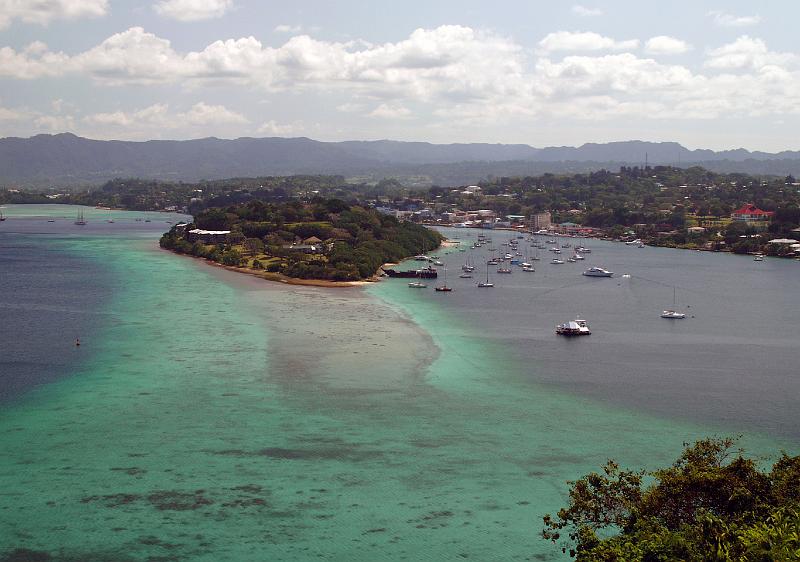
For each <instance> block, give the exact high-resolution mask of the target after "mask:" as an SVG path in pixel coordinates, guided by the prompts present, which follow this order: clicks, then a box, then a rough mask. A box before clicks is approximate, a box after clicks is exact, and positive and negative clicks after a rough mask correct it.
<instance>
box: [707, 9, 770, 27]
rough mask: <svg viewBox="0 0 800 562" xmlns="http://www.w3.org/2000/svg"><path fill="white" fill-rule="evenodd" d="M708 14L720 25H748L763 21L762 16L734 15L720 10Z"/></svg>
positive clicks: (715, 23)
mask: <svg viewBox="0 0 800 562" xmlns="http://www.w3.org/2000/svg"><path fill="white" fill-rule="evenodd" d="M708 16H709V17H710V18H711V20H712V21H713V22H714V25H718V26H719V27H748V26H751V25H756V24H758V23H760V22H761V16H758V15H755V16H734V15H733V14H728V13H725V12H722V11H720V10H713V11H711V12H708Z"/></svg>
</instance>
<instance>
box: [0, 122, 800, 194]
mask: <svg viewBox="0 0 800 562" xmlns="http://www.w3.org/2000/svg"><path fill="white" fill-rule="evenodd" d="M645 158H646V159H647V161H648V162H649V163H650V164H651V165H655V164H671V165H680V166H687V165H703V166H705V167H707V168H709V169H711V170H715V171H721V172H732V171H736V172H745V173H758V174H776V175H784V174H788V173H792V174H795V175H798V174H800V151H785V152H780V153H776V154H771V153H766V152H750V151H747V150H744V149H738V150H727V151H721V152H714V151H712V150H689V149H687V148H685V147H683V146H681V145H680V144H678V143H674V142H664V143H654V142H644V141H624V142H611V143H606V144H595V143H587V144H584V145H582V146H579V147H548V148H534V147H532V146H528V145H524V144H484V143H473V144H431V143H426V142H400V141H390V140H380V141H345V142H320V141H315V140H312V139H308V138H304V137H300V138H275V137H271V138H238V139H233V140H225V139H218V138H205V139H196V140H187V141H162V140H152V141H145V142H132V141H99V140H92V139H86V138H83V137H78V136H76V135H73V134H71V133H62V134H57V135H36V136H34V137H31V138H15V137H9V138H3V139H0V185H5V186H12V185H13V186H21V187H44V186H48V185H56V186H64V185H73V186H74V185H94V184H100V183H102V182H104V181H107V180H109V179H112V178H115V177H141V178H153V179H169V180H185V181H197V180H201V179H221V178H229V177H237V176H238V177H244V176H268V175H273V176H276V175H292V174H318V173H325V174H342V175H346V176H354V175H358V176H369V177H375V178H381V177H385V176H406V177H412V176H423V177H425V178H427V181H429V182H432V183H439V184H442V185H451V184H460V183H461V184H463V183H469V182H474V181H478V180H480V179H482V178H484V177H486V176H488V175H494V176H497V175H501V176H502V175H521V174H540V173H544V172H553V173H563V172H582V171H588V170H593V169H598V168H601V167H605V168H608V169H615V168H617V167H619V166H620V165H639V164H642V163H644V161H645Z"/></svg>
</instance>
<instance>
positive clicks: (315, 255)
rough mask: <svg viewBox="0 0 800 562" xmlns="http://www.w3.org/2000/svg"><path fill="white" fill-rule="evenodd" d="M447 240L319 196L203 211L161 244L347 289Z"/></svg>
mask: <svg viewBox="0 0 800 562" xmlns="http://www.w3.org/2000/svg"><path fill="white" fill-rule="evenodd" d="M442 240H443V237H442V236H441V235H440V234H439V233H438V232H435V231H433V230H430V229H428V228H426V227H424V226H422V225H419V224H415V223H413V222H408V221H400V220H398V219H397V218H395V217H393V216H390V215H386V214H382V213H379V212H378V211H376V210H375V209H370V208H367V207H363V206H360V205H351V204H348V203H346V202H344V201H342V200H340V199H323V198H320V197H316V198H313V199H312V200H310V201H308V202H302V201H290V202H285V203H278V204H272V203H265V202H263V201H250V202H247V203H243V204H239V205H232V206H229V207H225V208H218V207H213V208H209V209H205V210H203V211H201V212H200V213H198V214H197V215H195V217H194V222H193V223H191V224H186V223H182V224H178V225H175V226H173V227H172V228H171V229H170V230H169V232H167V233H165V234H164V235H163V236H162V237H161V240H160V245H161V247H162V248H164V249H167V250H172V251H174V252H176V253H179V254H187V255H191V256H195V257H199V258H205V259H206V260H209V261H211V262H215V263H217V264H220V265H222V266H225V267H228V268H230V269H234V270H236V271H240V272H243V273H250V274H255V275H258V276H260V277H263V278H265V279H269V280H273V281H283V282H287V283H295V284H317V285H323V286H348V285H353V284H354V283H356V282H360V281H365V280H369V279H374V278H376V275H377V274H378V272H379V270H380V268H381V266H382V265H383V264H385V263H388V262H397V261H400V260H403V259H405V258H407V257H410V256H413V255H415V254H418V253H421V252H425V251H430V250H432V249H434V248H437V247H438V246H439V245H440V244H441V242H442Z"/></svg>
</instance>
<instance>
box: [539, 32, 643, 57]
mask: <svg viewBox="0 0 800 562" xmlns="http://www.w3.org/2000/svg"><path fill="white" fill-rule="evenodd" d="M638 46H639V41H638V39H631V40H627V41H616V40H614V39H611V38H610V37H605V36H603V35H600V34H599V33H594V32H592V31H556V32H553V33H548V34H547V35H545V37H544V39H542V40H541V41H539V48H540V49H542V50H543V51H548V52H552V51H624V50H629V49H635V48H636V47H638Z"/></svg>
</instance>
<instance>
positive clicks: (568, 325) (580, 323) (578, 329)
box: [556, 318, 592, 336]
mask: <svg viewBox="0 0 800 562" xmlns="http://www.w3.org/2000/svg"><path fill="white" fill-rule="evenodd" d="M591 333H592V331H591V330H590V329H589V324H587V323H586V320H583V319H581V318H576V319H575V320H570V321H569V322H564V323H563V324H559V325H558V326H556V334H558V335H559V336H589V335H591Z"/></svg>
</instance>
